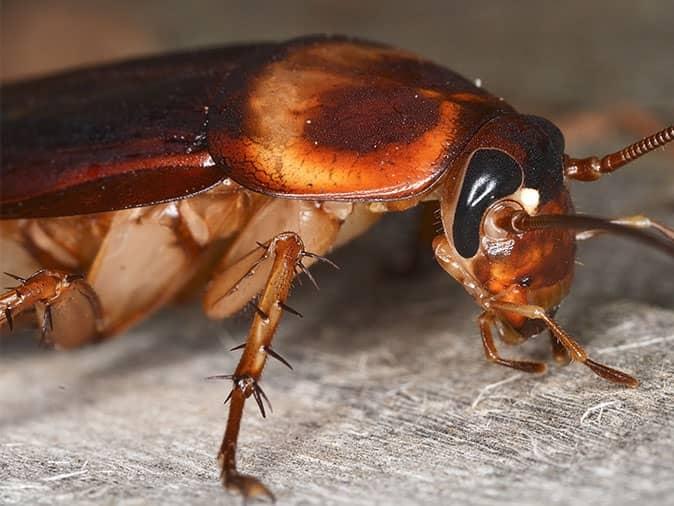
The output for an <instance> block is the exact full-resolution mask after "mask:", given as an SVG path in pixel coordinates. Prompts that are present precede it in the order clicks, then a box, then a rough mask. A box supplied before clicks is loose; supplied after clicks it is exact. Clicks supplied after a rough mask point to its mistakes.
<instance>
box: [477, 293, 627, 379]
mask: <svg viewBox="0 0 674 506" xmlns="http://www.w3.org/2000/svg"><path fill="white" fill-rule="evenodd" d="M488 307H489V308H490V309H495V310H499V311H507V312H510V313H516V314H520V315H522V316H526V317H527V318H530V319H532V320H543V321H544V322H545V325H546V326H547V327H548V329H549V330H550V332H551V333H552V334H553V335H554V336H555V338H557V340H558V341H559V343H560V344H561V345H562V346H563V347H564V348H565V349H566V351H567V352H568V353H569V355H570V357H571V359H572V360H576V361H578V362H581V363H583V364H585V365H586V366H588V367H589V368H590V369H592V370H593V371H594V373H595V374H597V375H598V376H601V377H602V378H604V379H606V380H608V381H611V382H613V383H619V384H621V385H625V386H628V387H632V388H634V387H637V386H638V385H639V381H638V380H637V379H636V378H634V377H632V376H630V375H629V374H626V373H624V372H622V371H618V370H617V369H613V368H612V367H608V366H606V365H604V364H600V363H599V362H595V361H594V360H592V359H591V358H589V357H588V356H587V352H586V351H585V350H584V349H583V347H582V346H581V345H580V344H578V342H576V341H575V340H574V339H573V338H572V337H571V336H570V335H569V334H567V333H566V331H565V330H564V329H563V328H561V327H560V326H559V324H558V323H557V322H556V321H554V320H553V319H552V318H550V316H548V314H547V313H546V312H545V310H544V309H543V308H542V307H540V306H532V305H526V304H514V303H511V302H499V301H494V302H490V303H489V304H488Z"/></svg>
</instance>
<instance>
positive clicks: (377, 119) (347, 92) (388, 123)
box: [302, 85, 440, 169]
mask: <svg viewBox="0 0 674 506" xmlns="http://www.w3.org/2000/svg"><path fill="white" fill-rule="evenodd" d="M306 115H307V117H308V118H309V119H307V121H306V122H305V126H304V131H303V132H302V136H303V137H304V138H306V139H307V140H308V141H309V142H313V143H314V144H315V145H317V146H321V147H327V148H328V149H331V150H336V151H353V152H356V153H361V154H365V153H370V152H372V151H376V150H380V151H381V150H384V149H387V148H391V147H393V148H394V149H396V148H397V149H403V148H405V146H406V145H407V144H410V143H411V142H413V141H415V140H417V139H418V138H419V137H421V136H422V135H423V134H424V133H426V132H427V131H429V130H430V129H432V128H433V127H435V126H436V125H437V123H438V121H439V119H440V103H439V100H438V99H437V98H434V97H428V96H424V95H423V94H421V93H419V91H418V90H415V89H410V88H394V89H390V88H387V87H383V86H377V85H374V86H372V85H361V86H354V87H343V88H337V89H335V90H328V91H327V92H325V93H323V94H322V95H321V96H320V97H318V100H317V105H316V106H315V107H313V108H310V109H308V110H307V112H306ZM336 127H338V128H336ZM384 169H386V167H384Z"/></svg>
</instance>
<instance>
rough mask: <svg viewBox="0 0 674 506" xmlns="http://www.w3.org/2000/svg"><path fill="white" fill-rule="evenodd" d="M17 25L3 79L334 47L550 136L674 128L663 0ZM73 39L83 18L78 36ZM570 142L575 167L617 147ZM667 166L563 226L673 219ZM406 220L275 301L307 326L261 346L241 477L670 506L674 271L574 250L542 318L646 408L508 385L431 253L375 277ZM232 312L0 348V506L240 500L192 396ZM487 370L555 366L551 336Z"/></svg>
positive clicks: (405, 495)
mask: <svg viewBox="0 0 674 506" xmlns="http://www.w3.org/2000/svg"><path fill="white" fill-rule="evenodd" d="M31 4H32V3H31ZM68 4H74V6H69V5H68ZM35 5H38V7H35ZM35 5H32V8H33V9H34V10H31V9H29V8H28V6H27V5H25V4H24V2H11V1H5V2H3V4H2V33H3V39H2V42H3V43H2V51H3V52H2V69H3V76H5V77H7V76H8V75H19V74H21V73H22V72H28V71H34V70H35V69H36V68H38V67H39V65H40V64H41V65H42V67H41V68H45V65H54V61H55V60H58V57H59V56H60V57H61V61H62V63H66V62H69V63H74V61H73V58H79V60H76V61H86V60H91V59H97V58H100V57H101V56H102V55H109V56H118V55H121V54H131V53H138V52H144V51H147V50H157V49H160V48H174V47H179V46H180V47H184V46H194V45H199V44H206V43H215V42H220V43H226V42H228V41H233V40H239V41H242V40H259V39H261V38H267V39H278V38H284V37H288V36H292V35H298V34H301V33H310V32H321V31H330V32H346V33H350V34H353V35H360V36H364V37H370V38H374V39H381V40H383V41H388V42H391V43H395V44H397V45H400V46H403V47H406V48H409V49H412V50H415V51H417V52H421V53H424V54H426V55H428V56H430V57H432V58H434V59H435V60H437V61H439V62H441V63H444V64H448V65H451V66H452V67H453V68H455V69H456V70H459V71H460V72H462V73H465V74H466V75H467V77H469V78H475V77H480V78H482V80H483V83H484V85H485V86H487V88H488V89H490V91H492V92H494V93H497V94H501V95H503V96H506V97H508V98H509V100H511V101H512V103H513V104H514V105H515V106H516V107H519V108H520V109H522V110H526V111H527V112H531V113H538V114H547V115H549V116H551V119H557V118H559V117H561V116H563V115H565V114H567V113H573V112H578V111H588V110H595V111H597V110H608V109H609V108H611V107H613V106H614V105H616V104H620V103H632V104H643V105H645V106H647V107H648V109H649V110H650V111H652V112H654V113H655V114H656V115H658V116H659V117H660V119H661V121H662V122H663V123H664V122H665V121H667V120H669V122H670V123H671V120H672V118H673V117H674V104H673V103H672V98H671V90H672V89H674V72H673V71H672V68H671V65H670V63H671V54H670V50H669V49H668V48H671V47H673V46H674V33H673V32H672V31H671V26H673V25H674V9H673V8H672V7H671V5H670V4H669V3H668V2H643V3H639V5H638V6H637V5H635V4H634V3H633V2H591V3H590V2H581V1H574V2H570V3H565V4H564V5H561V4H560V5H558V6H557V5H554V6H553V4H549V5H548V6H547V7H543V6H542V5H541V3H540V2H533V1H532V2H520V3H518V4H517V6H516V7H515V6H512V5H509V6H505V5H502V4H501V3H500V2H499V3H497V2H493V3H490V2H487V3H486V4H482V3H481V4H480V5H479V6H478V5H475V6H471V5H469V4H467V3H465V4H464V3H457V4H450V3H448V2H437V3H436V4H430V3H429V4H424V3H423V2H412V3H410V2H400V6H396V5H395V4H392V3H391V2H385V3H379V4H375V3H368V2H334V3H331V2H308V3H307V2H299V1H297V2H283V3H279V2H274V3H272V2H269V3H268V4H267V3H265V2H262V3H261V4H260V5H259V6H258V7H256V8H255V9H250V8H245V7H243V3H242V4H241V5H240V6H237V5H236V4H227V6H226V7H223V6H222V5H223V4H222V3H221V2H217V1H213V2H202V3H199V4H198V5H196V6H192V5H190V6H189V7H188V6H187V4H184V3H182V2H144V3H143V4H142V5H137V3H131V2H122V1H119V0H118V1H116V2H114V3H110V4H109V5H108V6H107V8H103V9H102V10H100V11H97V10H96V9H94V8H93V7H91V6H89V4H88V3H86V2H61V3H59V5H60V7H58V6H55V4H54V3H51V2H45V3H43V4H41V9H42V10H40V4H38V3H37V2H36V3H35ZM131 6H133V8H132V7H131ZM73 20H80V22H81V20H88V23H87V24H86V25H80V26H85V27H86V29H85V28H82V29H80V30H76V29H75V28H74V27H73V26H71V25H70V23H73V22H74V21H73ZM21 23H23V28H21V26H22V25H21ZM96 23H98V25H96ZM92 26H98V28H97V29H94V28H92ZM87 34H91V37H90V39H89V40H88V41H82V40H81V39H80V40H78V37H84V36H86V35H87ZM40 37H44V38H42V39H41V38H40ZM110 41H114V42H115V43H111V42H110ZM59 48H61V49H59ZM11 51H14V52H13V53H12V52H11ZM19 55H20V57H19ZM40 57H41V58H42V61H41V62H40V61H39V60H40ZM22 65H23V66H22ZM22 69H23V70H22ZM592 130H593V128H592V127H591V126H590V127H589V131H590V132H591V131H592ZM570 138H572V145H573V146H574V147H575V150H573V151H572V153H573V154H578V155H581V154H589V153H591V152H594V151H597V150H608V149H611V148H615V147H618V146H620V145H621V143H624V142H628V141H630V140H632V139H631V135H630V134H626V133H622V134H620V133H611V134H610V135H608V136H607V137H606V138H605V139H603V140H601V141H596V140H593V141H592V142H587V141H589V137H588V135H587V132H586V133H582V132H581V133H580V134H578V135H576V136H575V137H570ZM583 140H585V141H586V142H581V141H583ZM668 153H669V154H668ZM668 153H664V154H655V155H653V156H650V157H648V158H647V159H644V160H643V161H642V162H640V163H639V164H637V165H635V166H634V167H631V168H630V169H625V171H624V172H623V173H621V174H616V175H614V176H612V177H610V178H607V180H605V181H602V182H600V183H597V184H594V185H581V184H576V185H574V188H573V193H574V195H575V196H576V197H577V198H576V202H577V205H578V208H579V210H581V211H585V212H593V213H595V214H604V215H609V216H614V215H627V214H634V213H637V212H640V213H644V214H648V215H651V216H653V217H658V218H660V219H662V220H664V221H668V222H669V223H670V224H671V223H673V220H674V170H673V167H674V162H672V157H671V150H669V151H668ZM414 219H415V218H414V215H411V214H410V215H406V214H403V215H398V216H391V217H389V218H388V219H386V220H385V221H384V222H382V223H381V224H380V225H379V226H378V227H377V228H376V229H375V230H374V231H373V232H372V234H370V235H368V236H366V237H364V238H362V239H360V240H358V241H356V242H355V243H353V244H351V245H349V246H347V247H345V248H344V249H343V250H340V251H338V252H336V254H335V255H334V256H333V258H334V260H336V261H337V262H338V263H339V264H340V265H341V266H342V270H341V271H340V272H333V271H331V270H330V269H328V268H321V267H319V268H318V269H317V270H316V271H315V275H316V276H317V278H318V281H319V283H320V284H321V287H322V290H321V292H320V294H319V295H316V294H315V293H314V291H313V288H312V287H311V285H310V284H308V283H305V284H304V286H302V287H298V288H297V289H296V290H295V292H294V294H293V296H292V298H291V304H292V306H293V307H295V308H297V309H298V310H299V311H301V312H302V313H304V314H305V318H304V319H302V320H299V319H295V318H293V317H292V316H286V317H284V320H283V322H282V324H281V332H280V333H279V335H278V337H277V340H276V348H277V349H278V350H279V351H280V352H281V353H283V355H284V356H285V357H287V358H288V359H289V360H290V361H291V362H292V364H293V366H294V367H295V371H294V372H292V371H288V370H286V369H285V368H284V367H283V366H282V365H280V364H275V363H272V364H271V365H270V367H269V368H268V370H267V371H266V373H265V375H264V377H263V387H264V388H265V391H266V392H267V394H268V395H269V397H270V399H271V401H272V404H273V406H274V413H273V414H272V415H271V416H270V417H269V418H267V419H266V420H263V419H262V418H261V417H260V416H259V414H258V413H257V411H256V410H255V409H253V408H252V407H251V408H249V409H248V410H247V413H246V417H245V419H244V425H243V437H242V442H241V468H242V469H243V470H245V471H246V472H251V473H253V474H256V475H258V476H260V477H261V478H263V479H264V480H265V482H266V483H267V484H268V485H270V486H271V487H272V489H273V490H274V491H275V492H276V494H277V497H278V500H279V504H302V505H309V504H340V505H341V504H345V505H346V504H363V505H365V504H428V505H432V504H470V505H492V504H494V505H496V504H518V505H539V504H542V503H545V504H551V505H552V504H554V505H572V504H573V505H576V504H607V505H608V504H611V505H617V506H622V505H631V504H639V505H643V504H655V505H657V504H668V503H671V502H672V501H673V500H674V480H673V479H672V477H673V476H674V458H673V457H672V455H674V388H673V387H672V385H673V384H674V382H673V380H674V352H673V351H672V350H671V347H672V344H673V343H674V330H673V329H674V262H672V260H671V259H667V258H665V257H663V256H662V255H660V254H658V253H656V252H647V251H644V250H643V248H642V247H640V246H639V245H633V244H630V243H628V242H625V241H624V240H622V239H614V238H599V239H596V241H595V242H593V243H588V244H584V245H582V247H581V251H580V257H579V261H580V262H582V266H579V267H578V274H577V280H576V284H575V285H574V288H573V291H572V294H571V295H570V297H569V299H568V300H567V303H566V304H565V305H564V307H563V308H562V310H561V311H560V315H559V320H560V323H562V324H563V325H565V326H566V328H568V329H569V330H570V331H571V332H572V333H573V335H575V336H577V337H578V338H579V340H580V341H581V342H583V343H584V344H586V345H587V348H588V350H589V352H590V354H591V355H592V356H593V357H595V358H597V359H600V360H602V361H605V362H607V363H608V364H610V365H614V366H617V367H620V368H622V369H624V370H626V371H627V372H630V373H632V374H634V375H636V376H637V377H638V378H639V379H640V380H641V381H642V386H641V387H640V388H639V389H637V390H625V389H621V388H618V387H614V386H611V385H609V384H607V383H605V382H603V381H601V380H600V379H598V378H596V377H595V376H594V375H592V374H591V373H590V372H589V371H587V370H586V369H585V368H583V367H581V366H579V365H571V366H569V367H567V368H558V367H555V366H552V367H551V369H550V371H549V373H548V374H546V375H545V376H542V377H535V376H526V375H523V374H517V373H516V372H514V371H510V370H507V369H504V368H501V367H498V366H495V365H490V364H487V363H486V362H485V361H484V359H483V356H482V350H481V344H480V341H479V335H478V331H477V327H476V325H475V317H476V316H477V308H476V306H475V305H474V304H473V302H472V301H471V300H469V298H468V297H467V296H466V295H465V294H464V293H463V291H462V289H461V288H460V287H459V286H458V285H457V284H456V283H454V282H453V280H451V279H449V278H448V277H447V276H446V275H445V274H444V273H443V272H442V271H441V270H440V269H439V268H438V267H436V266H434V265H433V264H432V262H431V261H430V259H429V258H428V257H430V250H425V254H426V255H427V256H426V257H424V260H423V261H422V265H421V267H420V270H419V271H417V272H416V273H415V275H414V276H407V277H406V276H400V275H397V274H394V273H392V272H391V271H392V270H394V269H392V267H395V266H397V265H398V266H399V265H401V264H404V263H405V262H406V261H407V258H408V256H409V255H410V254H411V252H412V251H413V249H412V250H410V243H411V241H410V240H409V237H411V236H412V234H413V225H414ZM248 316H249V315H248ZM248 316H246V315H243V316H242V317H240V318H238V319H235V320H232V321H228V322H225V323H224V324H222V323H219V322H208V321H207V320H205V318H204V317H203V316H202V315H201V314H200V312H199V308H198V307H197V306H193V307H178V308H168V309H167V310H166V311H164V312H162V313H161V314H160V315H158V316H157V317H155V318H153V319H152V320H150V321H148V322H146V323H145V324H143V325H141V326H140V327H137V328H135V329H133V330H132V331H130V332H129V333H128V334H126V335H125V336H122V337H120V338H119V339H117V340H115V341H113V342H110V343H108V344H105V345H104V346H100V347H97V348H89V349H85V350H80V351H76V352H73V353H67V354H66V353H60V354H59V353H53V352H46V351H43V350H39V349H37V348H36V347H35V346H34V345H33V343H32V342H31V340H30V338H29V337H28V336H18V335H17V336H13V337H12V338H11V339H8V338H3V340H2V341H0V503H2V504H27V503H30V504H101V503H103V504H129V505H131V504H133V505H136V504H184V503H195V504H239V500H238V498H236V497H232V496H228V495H226V494H225V493H223V491H222V490H221V487H220V485H219V483H218V480H217V478H218V471H217V468H216V463H215V453H216V450H217V446H218V444H219V442H220V438H221V435H222V431H223V429H224V421H225V416H226V410H225V408H224V407H223V405H222V401H223V400H224V398H225V396H226V394H227V388H228V385H226V384H224V383H219V382H209V381H206V380H204V378H205V377H206V376H208V375H211V374H218V373H229V372H231V370H232V369H233V367H234V365H235V361H236V357H237V355H236V353H229V352H227V351H226V350H227V349H228V348H230V347H231V346H233V345H235V344H238V343H239V342H240V340H241V338H242V336H243V335H245V330H246V327H247V318H248ZM505 351H506V353H508V355H511V356H533V357H541V358H547V357H548V347H547V340H545V339H538V340H537V341H536V340H535V341H534V342H532V343H528V344H527V345H526V346H523V347H520V348H517V349H513V350H511V349H507V350H505Z"/></svg>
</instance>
